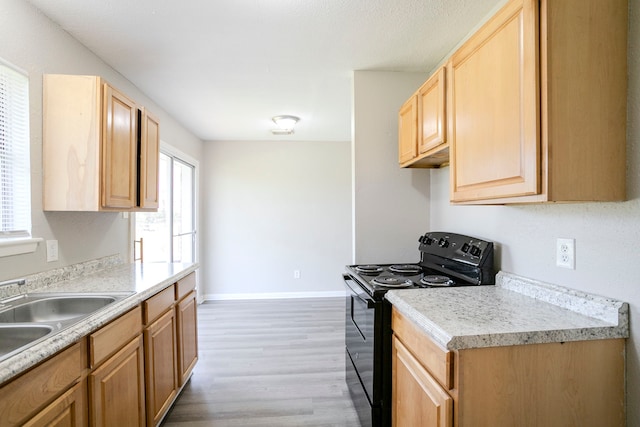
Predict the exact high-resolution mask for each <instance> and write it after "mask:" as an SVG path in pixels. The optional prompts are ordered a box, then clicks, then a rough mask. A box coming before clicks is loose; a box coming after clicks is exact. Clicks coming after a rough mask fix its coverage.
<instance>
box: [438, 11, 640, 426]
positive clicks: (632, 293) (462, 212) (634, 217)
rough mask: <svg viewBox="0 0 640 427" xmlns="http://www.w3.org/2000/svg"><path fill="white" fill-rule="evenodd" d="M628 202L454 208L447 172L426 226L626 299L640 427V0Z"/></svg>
mask: <svg viewBox="0 0 640 427" xmlns="http://www.w3.org/2000/svg"><path fill="white" fill-rule="evenodd" d="M629 5H630V17H629V22H630V33H629V64H628V69H629V90H628V115H627V117H628V133H627V147H628V148H627V156H628V160H627V198H628V201H626V202H621V203H580V204H550V205H533V206H494V207H491V206H451V205H450V204H449V169H448V168H447V169H443V170H439V171H433V172H431V209H430V216H431V228H432V229H443V230H452V231H456V232H460V233H465V234H471V235H476V236H478V237H482V238H485V239H488V240H493V241H495V242H497V243H498V258H497V261H496V262H497V265H499V266H500V268H501V269H502V270H504V271H508V272H512V273H515V274H519V275H522V276H525V277H530V278H534V279H539V280H543V281H546V282H550V283H554V284H558V285H563V286H569V287H571V288H575V289H580V290H583V291H587V292H591V293H596V294H600V295H604V296H607V297H611V298H616V299H619V300H622V301H626V302H628V303H629V305H630V316H631V334H632V336H631V339H630V340H629V341H628V346H627V393H628V394H627V411H628V423H627V424H628V425H629V426H640V406H639V405H638V402H640V323H638V319H640V270H639V266H640V0H630V1H629ZM558 237H569V238H574V239H575V240H576V269H575V270H567V269H563V268H559V267H556V266H555V245H556V239H557V238H558Z"/></svg>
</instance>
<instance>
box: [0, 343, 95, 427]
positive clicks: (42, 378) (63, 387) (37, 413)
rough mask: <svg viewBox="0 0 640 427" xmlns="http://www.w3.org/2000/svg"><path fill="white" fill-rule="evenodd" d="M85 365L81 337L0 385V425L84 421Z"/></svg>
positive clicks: (84, 423)
mask: <svg viewBox="0 0 640 427" xmlns="http://www.w3.org/2000/svg"><path fill="white" fill-rule="evenodd" d="M86 369H87V346H86V340H84V339H83V340H81V341H80V342H77V343H75V344H73V345H71V346H70V347H68V348H67V349H65V350H62V351H61V352H60V353H58V354H56V355H55V356H53V357H51V358H49V359H48V360H46V361H44V362H42V363H41V364H39V365H38V366H36V367H35V368H33V369H31V370H30V371H28V372H26V373H24V374H23V375H21V376H19V377H17V378H16V379H14V380H12V381H10V382H8V383H7V384H4V385H2V386H1V387H0V426H3V427H4V426H17V425H25V424H26V425H33V426H40V425H51V426H66V425H70V426H73V425H86V422H84V421H85V420H86V416H87V415H86V414H87V406H86V393H87V390H86V388H85V387H84V384H85V383H84V382H83V381H82V379H83V375H84V374H85V372H86ZM74 423H75V424H74ZM78 423H79V424H78Z"/></svg>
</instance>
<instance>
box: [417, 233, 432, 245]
mask: <svg viewBox="0 0 640 427" xmlns="http://www.w3.org/2000/svg"><path fill="white" fill-rule="evenodd" d="M418 241H419V242H420V243H424V244H425V245H430V244H432V243H433V239H432V238H431V237H429V236H426V235H425V236H420V238H419V239H418Z"/></svg>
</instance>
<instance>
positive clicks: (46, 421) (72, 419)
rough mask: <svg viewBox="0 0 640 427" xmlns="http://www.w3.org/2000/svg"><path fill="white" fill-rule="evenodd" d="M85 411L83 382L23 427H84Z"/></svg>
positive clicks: (84, 383) (84, 382) (85, 393)
mask: <svg viewBox="0 0 640 427" xmlns="http://www.w3.org/2000/svg"><path fill="white" fill-rule="evenodd" d="M87 411H88V408H87V383H86V381H84V380H83V381H81V382H79V383H78V384H76V385H75V386H74V387H73V388H71V389H70V390H69V391H67V392H66V393H65V394H63V395H62V396H60V397H59V398H58V399H56V400H55V401H53V402H52V403H51V404H50V405H49V406H47V407H46V408H44V409H43V410H42V411H40V412H39V413H38V415H36V416H35V417H33V418H31V419H30V420H29V421H28V422H26V423H25V424H24V427H45V426H46V427H84V426H86V425H87Z"/></svg>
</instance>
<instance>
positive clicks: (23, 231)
mask: <svg viewBox="0 0 640 427" xmlns="http://www.w3.org/2000/svg"><path fill="white" fill-rule="evenodd" d="M41 240H42V239H31V177H30V163H29V78H28V77H27V75H26V74H25V73H23V72H21V71H19V70H17V69H16V68H14V67H12V66H10V65H8V64H6V63H4V62H2V60H0V256H9V255H16V254H22V253H28V252H34V251H35V250H36V247H37V244H38V242H39V241H41Z"/></svg>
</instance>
